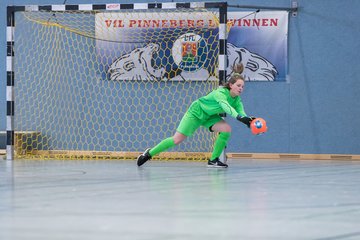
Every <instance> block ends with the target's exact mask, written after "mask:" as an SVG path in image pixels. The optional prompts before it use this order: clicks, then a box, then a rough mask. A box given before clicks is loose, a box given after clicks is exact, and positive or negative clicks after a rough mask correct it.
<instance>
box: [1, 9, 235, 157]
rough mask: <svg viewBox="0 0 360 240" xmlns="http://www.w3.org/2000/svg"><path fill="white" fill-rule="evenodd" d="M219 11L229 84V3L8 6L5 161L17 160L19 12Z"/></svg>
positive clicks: (222, 76)
mask: <svg viewBox="0 0 360 240" xmlns="http://www.w3.org/2000/svg"><path fill="white" fill-rule="evenodd" d="M196 8H205V9H210V8H211V9H215V10H216V9H217V10H218V13H219V27H218V28H219V56H218V66H219V70H218V71H219V72H218V76H219V85H223V84H224V83H225V82H226V68H227V56H226V55H227V50H226V44H227V26H226V23H227V8H228V4H227V2H191V3H182V2H166V3H125V4H120V3H108V4H75V5H74V4H70V5H67V4H62V5H61V4H55V5H22V6H7V18H6V19H7V28H6V42H7V44H6V52H7V55H6V79H7V84H6V159H7V160H14V157H15V153H14V152H15V129H14V128H15V122H14V121H15V109H14V107H15V101H16V99H15V94H14V90H15V84H16V83H15V74H16V72H15V71H14V63H15V57H16V56H15V53H14V46H15V44H16V42H15V35H14V34H15V30H16V23H15V12H18V11H41V10H51V11H60V12H66V11H74V10H79V11H93V10H101V11H113V10H124V9H129V10H134V9H136V10H147V9H166V10H169V9H170V10H171V9H196Z"/></svg>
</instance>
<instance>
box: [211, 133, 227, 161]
mask: <svg viewBox="0 0 360 240" xmlns="http://www.w3.org/2000/svg"><path fill="white" fill-rule="evenodd" d="M230 136H231V133H230V132H220V133H219V135H218V137H217V139H216V141H215V144H214V150H213V152H212V154H211V158H210V160H214V159H215V158H218V157H220V155H221V153H222V151H223V150H224V148H225V146H226V144H227V142H228V140H229V139H230Z"/></svg>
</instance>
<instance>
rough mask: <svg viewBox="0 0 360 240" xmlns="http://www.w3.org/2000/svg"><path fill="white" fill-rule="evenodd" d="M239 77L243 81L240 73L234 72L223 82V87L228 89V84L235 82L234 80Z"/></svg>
mask: <svg viewBox="0 0 360 240" xmlns="http://www.w3.org/2000/svg"><path fill="white" fill-rule="evenodd" d="M239 79H241V80H243V81H245V80H244V77H243V76H242V75H240V74H238V73H234V74H233V75H232V76H231V77H230V78H229V80H228V81H227V82H226V83H225V85H224V87H225V88H227V89H229V90H230V84H234V83H236V81H237V80H239Z"/></svg>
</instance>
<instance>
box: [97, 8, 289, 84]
mask: <svg viewBox="0 0 360 240" xmlns="http://www.w3.org/2000/svg"><path fill="white" fill-rule="evenodd" d="M287 28H288V13H287V12H284V11H271V12H259V13H252V12H228V41H227V55H228V68H227V69H226V70H227V77H229V76H230V75H231V74H232V66H233V65H234V64H236V63H240V62H241V63H242V64H243V65H244V67H245V68H244V72H243V75H244V77H245V80H246V81H285V80H286V75H287V31H288V29H287ZM218 35H219V28H218V21H217V18H216V16H214V14H212V13H210V12H202V13H200V14H196V13H194V12H173V13H169V12H137V13H136V14H134V13H126V12H110V13H109V12H104V13H97V14H96V19H95V38H96V50H97V53H98V54H97V56H98V57H97V58H98V59H97V62H98V66H99V74H100V75H101V78H103V79H109V80H150V81H154V80H172V81H175V80H194V81H202V80H209V79H210V80H216V79H217V78H218V76H217V75H218V67H217V66H218V61H219V60H218V55H219V40H218Z"/></svg>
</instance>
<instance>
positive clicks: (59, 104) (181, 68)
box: [7, 2, 227, 159]
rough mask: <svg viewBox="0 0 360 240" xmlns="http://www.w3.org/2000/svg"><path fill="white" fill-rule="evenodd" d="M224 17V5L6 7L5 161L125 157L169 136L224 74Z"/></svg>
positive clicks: (177, 154)
mask: <svg viewBox="0 0 360 240" xmlns="http://www.w3.org/2000/svg"><path fill="white" fill-rule="evenodd" d="M226 19H227V3H225V2H210V3H206V2H202V3H199V2H197V3H174V2H171V3H154V4H151V3H145V4H136V3H135V4H117V3H116V4H80V5H46V6H37V5H31V6H8V8H7V159H16V158H40V159H45V158H57V159H63V158H76V159H84V158H92V159H93V158H94V159H99V158H116V159H119V158H124V159H129V158H134V157H136V156H137V155H138V153H139V152H142V151H143V150H144V149H145V148H147V147H151V146H154V145H155V144H157V143H158V142H159V141H160V140H162V139H163V138H165V137H169V136H171V135H173V134H174V131H175V130H176V127H177V125H178V123H179V121H180V119H181V117H182V115H183V114H184V113H185V111H186V109H187V108H188V106H189V104H190V103H191V102H192V101H193V100H195V99H196V98H198V97H200V96H202V95H205V94H207V93H208V92H210V91H211V90H212V89H214V88H215V87H217V86H218V85H219V84H222V83H223V82H224V81H225V76H226V47H225V46H226ZM214 138H215V136H214V135H212V134H211V133H210V132H209V131H208V130H206V129H199V131H197V133H196V134H195V135H194V136H193V137H191V138H189V139H187V141H186V142H185V143H183V144H181V145H180V146H177V147H175V148H174V149H173V150H172V152H168V153H164V154H162V155H160V156H159V157H160V158H166V159H169V158H176V159H189V158H190V159H203V158H206V157H207V156H208V155H209V153H210V152H211V151H212V144H213V141H214Z"/></svg>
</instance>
